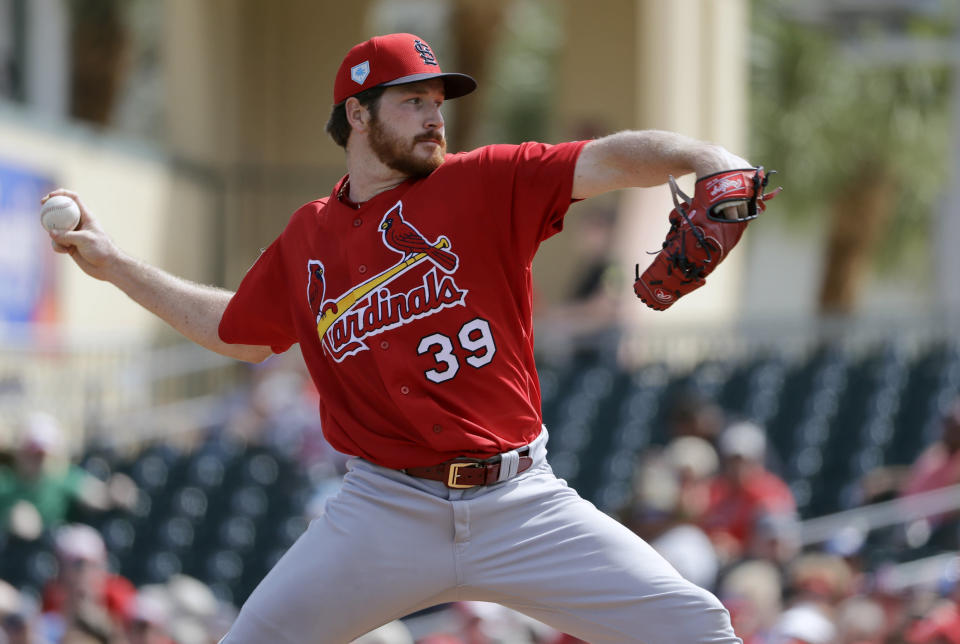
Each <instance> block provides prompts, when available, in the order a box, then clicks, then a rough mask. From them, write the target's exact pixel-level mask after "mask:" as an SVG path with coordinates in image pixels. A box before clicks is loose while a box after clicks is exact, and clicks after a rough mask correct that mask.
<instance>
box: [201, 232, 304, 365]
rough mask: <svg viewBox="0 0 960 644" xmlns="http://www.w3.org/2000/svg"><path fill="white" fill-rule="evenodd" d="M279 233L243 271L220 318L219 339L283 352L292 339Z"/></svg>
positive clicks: (291, 322) (291, 325) (289, 345)
mask: <svg viewBox="0 0 960 644" xmlns="http://www.w3.org/2000/svg"><path fill="white" fill-rule="evenodd" d="M282 245H283V236H281V237H279V238H277V239H276V240H275V241H274V242H273V243H272V244H271V245H270V246H269V247H268V248H267V249H266V250H265V251H263V253H261V254H260V257H259V258H258V259H257V261H256V262H255V263H254V264H253V266H251V267H250V270H248V271H247V274H246V276H245V277H244V278H243V281H242V282H240V287H239V288H238V289H237V292H236V293H235V294H234V296H233V298H231V300H230V303H229V304H228V305H227V308H226V310H225V311H224V312H223V317H222V318H221V319H220V327H219V333H220V339H221V340H223V341H224V342H226V343H228V344H253V345H259V346H269V347H270V349H271V350H272V351H273V352H274V353H283V352H284V351H286V350H287V349H289V348H290V347H291V346H292V345H293V344H294V343H296V341H297V339H296V331H295V328H294V324H293V318H292V316H291V313H290V306H289V296H288V294H287V291H286V289H285V288H284V284H286V278H285V275H284V265H283V252H282V248H281V247H282Z"/></svg>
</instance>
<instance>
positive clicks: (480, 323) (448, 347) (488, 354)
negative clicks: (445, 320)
mask: <svg viewBox="0 0 960 644" xmlns="http://www.w3.org/2000/svg"><path fill="white" fill-rule="evenodd" d="M457 340H459V342H460V346H461V347H463V349H464V351H467V352H468V353H469V355H468V356H467V357H466V358H464V360H466V362H467V364H468V365H470V366H471V367H474V368H476V369H479V368H480V367H482V366H484V365H488V364H490V361H491V360H493V354H495V353H496V352H497V346H496V345H495V344H494V342H493V335H492V334H491V333H490V323H489V322H487V321H486V320H484V319H483V318H474V319H472V320H470V321H469V322H467V323H466V324H464V325H463V326H462V327H460V331H459V332H458V333H457ZM453 350H454V346H453V339H451V338H450V336H448V335H444V334H443V333H432V334H430V335H428V336H426V337H424V338H422V339H421V340H420V345H419V346H418V347H417V353H418V354H420V355H424V354H426V353H433V359H434V360H436V361H437V365H438V367H443V368H439V369H438V368H433V369H428V370H427V371H425V372H424V374H423V375H425V376H426V377H427V380H429V381H430V382H444V381H447V380H450V379H451V378H453V377H454V376H456V375H457V372H458V371H460V361H459V360H458V359H457V356H456V354H454V352H453Z"/></svg>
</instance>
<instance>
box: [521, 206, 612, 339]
mask: <svg viewBox="0 0 960 644" xmlns="http://www.w3.org/2000/svg"><path fill="white" fill-rule="evenodd" d="M585 207H586V206H585ZM616 215H617V213H616V206H615V205H609V206H608V205H604V204H602V203H598V204H594V205H593V207H592V209H589V210H587V211H586V212H582V213H579V216H578V217H577V218H576V222H571V223H575V225H576V226H577V234H576V235H575V236H574V241H575V242H576V243H577V247H576V248H575V249H574V257H572V258H570V259H571V261H574V262H576V263H577V264H578V265H579V269H578V272H577V274H576V276H575V277H574V279H573V282H572V286H571V288H570V291H569V292H568V293H567V295H566V297H565V298H564V299H563V301H561V302H558V303H557V304H554V305H553V306H552V307H550V308H547V309H545V310H542V311H540V310H538V311H537V342H538V344H540V345H541V347H540V348H541V349H543V348H546V350H547V352H548V353H550V354H551V355H553V356H554V357H556V354H557V353H558V352H561V353H563V352H568V351H569V350H570V348H572V347H576V346H578V345H582V344H584V343H586V344H590V343H591V342H593V343H596V341H603V340H604V339H610V340H611V341H612V340H614V339H615V338H616V335H617V333H618V329H619V315H620V302H621V297H620V294H621V293H622V291H621V290H620V287H621V285H620V284H619V273H618V269H617V264H616V262H614V261H612V255H611V248H612V245H613V241H614V230H615V224H616Z"/></svg>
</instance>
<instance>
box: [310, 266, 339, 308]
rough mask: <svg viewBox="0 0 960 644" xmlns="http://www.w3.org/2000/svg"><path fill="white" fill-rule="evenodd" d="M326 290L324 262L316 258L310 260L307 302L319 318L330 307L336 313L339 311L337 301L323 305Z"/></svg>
mask: <svg viewBox="0 0 960 644" xmlns="http://www.w3.org/2000/svg"><path fill="white" fill-rule="evenodd" d="M326 290H327V287H326V285H325V284H324V281H323V263H322V262H320V261H319V260H316V259H311V260H309V261H308V262H307V303H308V304H309V305H310V310H311V311H313V315H314V316H315V317H316V318H317V319H319V318H320V316H321V315H323V314H324V313H326V311H327V310H328V309H331V308H332V309H333V312H334V313H336V312H337V304H336V302H332V301H330V302H327V304H326V306H323V295H324V293H325V292H326Z"/></svg>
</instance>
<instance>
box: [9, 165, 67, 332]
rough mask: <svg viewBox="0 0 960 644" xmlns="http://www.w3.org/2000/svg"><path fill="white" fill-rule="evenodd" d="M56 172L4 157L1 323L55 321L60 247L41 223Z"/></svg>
mask: <svg viewBox="0 0 960 644" xmlns="http://www.w3.org/2000/svg"><path fill="white" fill-rule="evenodd" d="M53 187H54V183H53V180H52V178H51V177H49V176H44V175H38V174H35V173H33V172H31V171H30V170H27V169H24V168H20V167H18V166H16V165H13V164H11V163H6V162H3V161H0V325H2V324H4V323H7V324H31V323H37V322H53V321H54V319H55V312H56V300H55V296H56V293H55V289H54V272H53V267H54V262H53V258H54V253H53V251H52V250H51V248H50V238H49V237H48V236H47V233H46V231H45V230H44V229H43V228H42V227H41V226H40V198H41V197H42V196H43V195H45V194H47V193H48V192H50V190H52V189H53Z"/></svg>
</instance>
